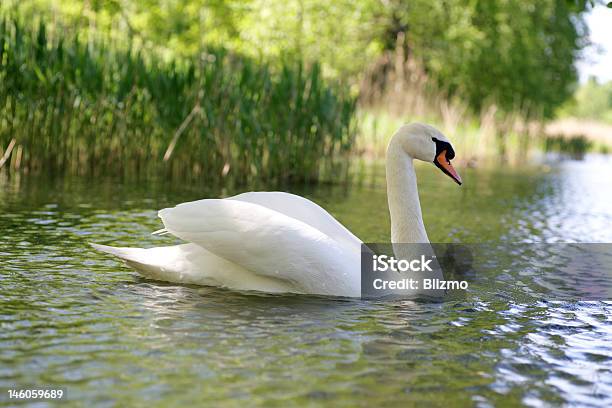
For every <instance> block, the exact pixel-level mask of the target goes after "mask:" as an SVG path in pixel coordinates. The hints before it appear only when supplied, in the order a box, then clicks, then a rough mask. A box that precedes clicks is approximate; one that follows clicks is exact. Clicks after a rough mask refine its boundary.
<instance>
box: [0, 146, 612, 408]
mask: <svg viewBox="0 0 612 408" xmlns="http://www.w3.org/2000/svg"><path fill="white" fill-rule="evenodd" d="M375 170H376V169H375ZM418 170H419V171H418V174H419V188H420V193H421V200H422V207H423V211H424V217H425V223H426V225H427V228H428V232H429V236H430V239H431V240H432V241H437V242H475V243H478V242H612V228H610V226H611V225H612V205H611V204H610V203H612V178H611V177H610V174H612V161H610V160H609V159H606V158H602V157H597V156H590V157H588V158H587V160H585V161H580V162H577V161H568V162H563V163H561V164H559V165H554V166H540V167H533V168H522V169H520V170H517V169H514V170H511V169H501V170H485V169H477V170H469V169H467V170H464V171H463V172H462V176H463V178H464V180H465V184H464V186H462V187H457V186H456V185H455V184H454V183H452V182H451V181H450V180H448V179H447V178H446V177H445V176H443V175H441V174H440V173H439V172H438V171H437V170H436V169H434V168H432V167H429V166H428V167H426V168H419V169H418ZM289 190H291V189H289ZM292 191H294V192H297V193H300V194H304V195H305V196H307V197H309V198H311V199H313V200H315V201H317V202H318V203H320V204H322V205H323V206H324V207H325V208H327V209H328V210H330V212H331V213H332V214H333V215H334V216H336V217H337V218H339V219H340V220H341V221H342V222H343V223H344V224H345V225H347V226H348V227H349V228H350V229H351V230H353V231H354V232H355V233H356V234H357V235H358V236H359V237H360V238H362V239H363V240H364V241H370V242H373V241H388V231H389V221H388V214H387V209H386V201H385V200H386V196H385V189H384V179H383V174H382V172H381V169H378V170H377V171H373V172H371V173H370V174H369V175H368V176H367V177H364V178H363V179H362V180H361V181H360V182H357V183H355V184H354V185H351V186H319V187H312V188H299V189H293V190H292ZM231 193H233V191H223V190H218V189H207V188H206V187H204V186H201V185H198V184H197V183H187V184H184V183H181V182H177V181H174V182H164V181H160V180H157V181H156V180H148V181H146V182H145V181H141V182H125V181H117V180H112V179H77V178H66V179H60V180H49V179H48V178H42V177H33V176H30V177H27V176H24V175H22V176H14V177H11V178H7V177H6V176H5V175H0V231H2V234H1V236H0V262H1V266H0V391H1V392H2V393H3V394H4V393H6V389H7V388H24V387H28V386H34V385H37V386H42V385H47V386H58V387H59V386H61V387H64V388H66V389H67V394H68V399H67V400H66V401H64V402H65V403H66V404H67V405H69V406H81V405H92V404H96V405H99V406H113V405H121V406H126V405H155V406H188V405H193V404H199V405H202V404H209V405H213V406H219V405H227V406H240V405H244V404H248V405H249V406H251V405H260V406H270V405H273V406H274V405H276V406H287V405H304V404H309V405H330V404H334V405H338V406H351V407H352V406H376V405H378V404H383V403H391V404H392V405H395V406H406V405H416V404H428V405H429V404H432V405H437V406H448V404H451V403H452V404H454V405H464V406H481V407H487V406H493V405H495V406H497V405H504V406H506V405H507V406H511V405H527V406H541V405H559V404H564V403H566V404H575V405H583V406H604V405H608V406H609V405H610V404H612V397H611V396H612V313H611V312H612V303H611V302H603V301H586V300H580V299H577V300H575V301H557V300H555V299H554V298H551V297H550V296H548V294H544V293H540V292H539V286H538V285H537V284H536V282H535V281H534V280H533V279H531V278H530V277H529V276H524V275H519V274H515V273H514V272H508V270H507V269H504V268H501V267H500V270H499V275H498V276H493V277H491V276H489V277H487V279H483V280H479V279H476V281H475V282H474V284H473V285H471V286H470V290H469V292H468V293H467V295H466V296H465V297H462V298H460V299H450V300H446V301H444V302H439V303H427V302H410V301H396V302H376V301H361V300H347V299H334V298H325V297H314V296H297V295H293V296H267V295H257V294H249V293H238V292H232V291H228V290H222V289H215V288H208V287H196V286H179V285H171V284H164V283H159V282H154V281H148V280H144V279H142V278H140V277H139V276H138V275H137V274H136V273H135V272H133V271H132V270H130V269H128V268H126V267H124V266H123V265H122V264H121V263H119V262H117V261H115V260H113V259H112V258H109V257H107V256H105V255H103V254H100V253H97V252H95V251H93V250H91V249H90V248H89V247H88V246H87V242H98V243H107V244H112V245H126V246H127V245H140V246H154V245H167V244H171V243H173V242H174V241H173V239H172V238H168V237H165V238H164V237H154V236H151V235H150V232H151V231H154V230H156V229H159V228H160V227H161V225H160V222H159V221H158V220H157V218H156V209H158V208H163V207H165V206H170V205H173V204H176V203H179V202H182V201H187V200H193V199H199V198H204V197H217V196H219V195H228V194H231ZM522 261H524V262H525V261H527V262H528V261H529V259H523V260H522ZM523 289H525V290H523ZM525 292H529V296H526V295H525ZM2 401H5V402H6V396H5V395H2V396H0V404H1V403H2Z"/></svg>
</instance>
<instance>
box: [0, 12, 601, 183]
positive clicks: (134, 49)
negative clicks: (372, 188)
mask: <svg viewBox="0 0 612 408" xmlns="http://www.w3.org/2000/svg"><path fill="white" fill-rule="evenodd" d="M453 1H455V0H453ZM457 1H458V0H457ZM51 3H52V2H51ZM416 3H418V4H420V3H421V2H420V1H417V2H416ZM8 4H9V5H10V4H13V7H14V8H15V10H17V11H16V12H14V13H13V12H10V11H9V12H7V9H6V7H5V8H4V11H3V8H2V6H0V171H7V172H15V171H19V172H24V173H27V172H46V173H51V174H58V175H61V174H65V173H70V174H77V175H81V174H92V175H96V174H103V173H113V174H149V173H155V174H159V173H160V172H161V173H163V174H166V175H170V176H172V177H187V176H188V177H198V178H201V179H202V180H203V181H205V182H210V183H219V182H223V183H227V182H231V183H236V184H247V183H251V182H253V181H264V182H272V183H288V182H298V183H299V182H317V181H334V182H337V181H342V180H344V179H345V178H347V177H348V174H349V168H350V167H351V163H352V162H355V161H356V160H355V159H359V160H362V159H363V160H365V161H371V160H378V159H381V158H383V157H384V152H385V149H386V145H387V142H388V140H389V139H390V137H391V136H392V134H393V132H394V131H395V130H396V129H397V128H398V127H399V126H400V125H402V124H404V123H407V122H412V121H421V122H427V123H431V124H433V125H435V126H436V127H438V128H440V130H442V131H443V132H444V133H446V134H447V135H448V136H449V137H450V138H451V139H452V140H453V142H454V144H455V146H456V149H457V157H458V159H459V162H458V165H459V166H460V167H462V166H468V167H474V166H477V165H478V164H479V163H480V162H485V161H487V160H489V159H495V160H497V161H499V160H500V159H501V160H502V161H503V162H505V163H509V164H516V163H524V162H525V161H526V160H529V158H530V156H531V155H532V154H533V153H534V152H535V153H541V152H546V151H557V152H567V153H568V154H570V155H571V156H572V157H580V156H581V155H584V153H585V152H586V151H589V150H590V151H597V152H602V153H607V152H608V146H610V145H611V144H612V141H610V140H609V138H606V137H596V138H592V137H591V136H590V134H588V132H587V134H586V135H585V134H583V129H584V128H585V127H584V126H582V124H583V122H577V121H574V122H572V123H573V124H574V126H567V125H566V124H567V123H568V122H567V120H569V119H566V121H565V122H563V121H559V120H557V121H555V122H551V121H550V119H551V118H552V117H553V112H554V109H555V107H559V106H560V105H561V104H562V102H563V101H564V100H567V99H568V96H569V95H570V93H569V91H568V89H569V85H567V84H571V83H572V81H574V83H575V71H574V68H573V58H574V52H575V51H576V50H577V49H578V48H579V47H578V46H577V45H573V46H572V47H574V48H572V47H568V49H563V50H561V51H559V53H560V54H561V55H560V56H556V58H558V59H559V61H557V60H555V59H554V58H553V59H551V61H549V62H547V64H548V66H545V67H541V70H542V72H537V73H536V74H537V75H536V74H533V73H530V75H531V76H527V75H526V74H525V75H524V77H521V76H517V77H504V75H506V76H508V75H510V74H512V73H513V72H514V71H513V70H515V68H514V66H513V64H514V65H517V64H518V63H519V61H520V63H523V64H524V66H521V65H518V66H517V67H516V70H518V69H519V68H520V70H523V72H528V71H525V70H528V69H529V67H530V66H531V67H533V64H537V63H538V61H539V60H541V55H540V54H538V53H539V52H543V51H545V50H546V49H547V47H550V45H549V44H538V43H535V44H533V45H530V47H531V48H526V49H522V48H520V47H523V46H525V47H526V46H527V45H525V44H524V43H525V41H526V40H529V39H530V38H531V37H529V36H530V35H532V34H531V33H530V32H529V24H534V25H535V26H538V24H540V23H539V20H537V19H536V20H533V21H531V20H529V18H532V17H533V16H532V17H530V14H529V13H530V12H528V11H524V10H523V9H522V8H520V7H522V6H520V7H519V5H518V4H519V3H517V5H515V6H516V7H519V8H517V9H513V8H512V7H515V6H512V7H510V6H508V7H510V8H509V9H508V10H502V11H500V10H496V9H491V10H489V9H486V8H484V9H474V10H471V12H472V13H473V16H472V20H471V23H470V24H472V26H470V25H469V24H468V26H467V27H464V26H458V27H460V28H461V29H462V30H465V32H463V31H461V32H460V33H459V34H457V35H463V36H465V38H463V37H462V38H463V40H462V41H468V40H466V39H469V38H471V37H469V35H474V34H473V33H472V32H471V31H470V29H472V30H474V29H478V30H480V31H481V33H485V34H486V35H492V34H494V33H496V31H495V30H496V29H497V28H496V27H495V26H488V25H486V24H485V23H486V19H484V20H480V19H479V18H480V17H482V16H486V15H487V13H497V14H499V13H502V12H503V13H507V15H508V16H512V15H513V13H516V12H518V11H517V10H520V13H523V14H525V15H523V14H519V15H517V16H516V19H517V24H518V22H521V21H522V23H523V24H525V27H521V28H520V30H522V31H520V33H518V34H517V33H511V36H510V37H508V38H506V41H509V44H506V45H507V47H506V48H508V47H509V49H511V48H512V47H518V48H517V49H511V51H512V52H511V53H510V54H508V55H505V56H504V55H502V57H506V58H509V61H507V62H506V65H507V66H506V65H504V66H501V67H497V68H496V69H497V70H498V71H499V72H498V73H495V75H499V76H500V78H502V80H500V81H497V78H498V77H496V76H495V75H493V74H492V75H489V76H486V75H485V71H483V70H482V68H478V69H480V71H478V69H475V68H473V67H472V68H473V69H474V71H473V72H472V71H466V72H459V71H457V72H456V73H453V72H451V71H452V70H450V71H448V72H447V71H445V69H446V67H444V65H440V64H445V63H446V64H447V65H448V67H447V68H448V69H450V68H452V66H453V64H454V63H456V64H455V65H457V66H459V67H463V66H464V65H469V64H471V65H472V66H474V65H476V66H477V65H478V64H483V66H485V67H486V66H487V64H489V66H495V61H488V60H486V59H483V58H489V57H488V56H487V55H486V52H487V50H489V51H491V52H493V51H496V52H497V48H496V47H499V44H491V43H487V42H482V35H481V36H480V37H479V36H474V37H473V41H475V42H476V43H478V44H480V45H481V46H482V47H483V50H484V52H485V54H482V55H480V54H476V56H474V57H473V58H472V60H470V61H465V63H464V62H463V61H462V60H461V58H459V57H462V55H450V54H449V55H445V54H444V52H447V53H448V52H449V49H448V46H449V45H448V44H446V45H445V46H444V47H447V48H444V47H442V48H441V49H440V50H437V49H436V50H434V51H435V52H434V51H432V53H431V55H428V56H427V57H425V56H423V55H420V54H419V50H420V49H421V48H422V47H424V46H425V45H427V39H428V35H430V34H432V33H428V32H426V31H423V32H420V31H419V27H415V28H414V31H413V32H412V33H409V35H408V36H407V35H406V33H405V31H402V30H405V27H404V25H405V24H404V23H402V24H404V25H402V24H400V25H399V26H397V27H396V26H393V25H391V26H389V27H388V28H389V29H391V28H393V30H392V33H391V34H390V33H386V34H385V37H381V38H387V39H389V38H392V39H393V41H392V42H389V41H387V43H384V42H382V41H379V42H378V43H376V44H378V46H379V51H378V52H377V55H378V56H377V57H376V58H374V59H372V62H371V63H369V64H367V65H364V66H363V67H362V69H361V70H360V71H361V74H359V75H355V74H354V73H353V74H351V75H352V76H349V75H348V74H347V75H341V74H338V72H340V73H341V72H342V71H341V68H342V67H344V69H345V71H346V72H347V73H350V72H352V71H351V70H353V71H357V68H356V67H352V66H351V65H350V64H349V63H347V61H346V59H347V56H346V55H339V58H338V60H339V61H340V62H338V64H339V65H338V66H335V67H333V66H332V65H333V64H332V63H331V62H330V60H327V61H326V60H323V61H322V62H321V63H319V62H318V61H316V60H312V59H310V60H309V59H308V58H307V56H308V52H307V51H308V50H307V47H308V44H309V43H308V41H306V40H307V39H308V36H306V34H305V33H303V32H302V31H300V33H298V34H297V38H298V41H296V48H297V50H298V51H299V53H298V54H297V57H296V56H293V57H291V56H284V57H279V58H276V60H274V61H270V60H268V59H266V58H264V57H260V58H256V57H254V56H253V55H248V53H242V52H236V50H232V49H229V48H224V47H223V46H221V45H220V46H211V47H201V48H199V50H198V51H197V52H193V51H189V52H186V51H185V50H183V52H180V53H179V52H177V53H175V54H171V55H168V53H167V52H163V47H162V46H161V45H160V44H157V46H144V45H143V41H142V38H140V40H138V38H137V37H136V36H135V35H134V33H135V32H137V30H136V29H135V28H134V27H131V25H130V24H128V25H127V28H128V30H126V32H127V33H128V34H126V35H124V36H121V35H120V30H116V29H115V30H114V31H113V35H105V34H104V32H97V31H95V28H96V27H97V25H96V24H93V25H92V24H91V21H103V18H102V17H101V18H100V19H99V20H91V15H94V17H95V15H96V13H100V15H103V11H104V10H102V11H100V10H98V11H96V12H91V13H90V17H88V19H85V20H84V21H85V22H86V23H87V24H88V26H87V30H91V29H92V28H91V27H94V31H95V32H96V35H92V34H91V32H90V31H87V33H89V35H83V33H82V31H79V29H76V30H62V28H61V27H63V26H62V25H61V24H58V23H57V22H56V19H57V16H56V15H54V16H53V20H52V21H53V23H48V24H46V23H43V21H49V20H48V19H46V18H44V13H42V14H40V17H39V18H37V19H32V18H30V17H32V15H36V14H31V13H30V14H27V13H25V14H23V13H20V12H19V10H20V9H19V8H18V7H17V6H15V4H18V3H11V2H10V1H9V3H8ZM24 4H26V3H24ZM398 4H399V3H398ZM504 4H505V3H504ZM512 4H514V3H512ZM551 4H553V3H550V4H549V2H546V7H545V8H543V9H542V10H540V11H541V12H542V13H544V14H546V13H548V14H550V15H551V16H554V18H555V19H557V20H558V21H557V22H556V24H558V27H548V26H544V28H542V30H544V32H546V33H548V34H550V35H552V36H553V37H551V38H553V40H551V41H553V42H554V41H561V39H565V40H567V41H573V42H575V43H578V42H579V40H580V38H579V36H578V34H577V29H576V27H574V26H573V25H570V26H568V25H567V21H569V17H568V16H574V17H575V16H579V15H580V13H581V12H584V11H585V10H584V9H580V10H567V9H565V7H566V6H564V5H563V4H561V5H557V6H556V7H558V8H557V9H554V7H555V6H554V4H553V6H551ZM423 5H425V2H423ZM30 6H31V4H30V5H29V6H27V5H26V6H24V7H25V10H30V11H31V7H30ZM498 6H499V7H502V6H501V3H500V5H498ZM28 7H30V9H28ZM32 7H34V9H36V7H35V6H32ZM415 7H416V8H415V9H414V10H413V12H417V11H418V7H417V6H415ZM503 7H506V6H503ZM503 7H502V8H503ZM551 7H553V8H552V9H551ZM584 7H586V6H584ZM9 9H10V8H9ZM54 10H55V9H54ZM415 10H416V11H415ZM35 11H36V10H35ZM124 11H125V10H123V11H122V13H123V12H124ZM306 11H308V10H306ZM400 11H401V10H400ZM92 13H93V14H92ZM436 13H438V14H439V15H438V14H435V13H434V14H433V15H431V16H430V17H431V21H432V23H435V24H438V25H443V24H451V23H453V24H459V23H461V22H462V20H461V19H460V18H459V17H457V18H459V20H458V22H455V21H450V22H449V21H446V20H445V19H448V18H451V19H452V18H455V17H453V16H451V17H448V16H446V17H444V16H445V14H444V10H437V11H436ZM503 13H502V14H500V15H504V14H503ZM479 16H480V17H479ZM519 17H520V18H527V20H525V21H523V20H521V19H520V18H519ZM105 18H106V17H105ZM120 18H121V20H122V21H123V20H125V21H127V17H126V16H125V15H124V14H121V16H120ZM394 18H395V17H394ZM398 18H400V20H401V19H404V18H405V19H407V20H406V21H408V22H409V21H410V16H408V17H406V16H403V15H401V13H400V15H399V17H398ZM538 18H540V17H538ZM76 21H79V24H82V22H81V20H76ZM391 21H392V22H393V21H395V20H393V19H392V20H391ZM402 21H403V20H402ZM445 21H446V22H445ZM527 22H528V23H527ZM302 23H303V22H302ZM322 24H323V23H322ZM338 24H348V23H347V22H346V21H344V20H342V21H338ZM393 24H396V22H395V23H393ZM406 24H407V23H406ZM461 24H465V22H463V23H461ZM402 27H404V28H402ZM538 27H540V26H538ZM349 28H350V27H349ZM491 30H493V31H491ZM555 30H557V31H558V32H555ZM485 34H483V35H485ZM498 34H499V35H501V34H500V33H497V34H495V35H498ZM141 35H144V34H141ZM148 35H149V36H151V35H152V34H151V33H149V34H148ZM300 35H302V37H303V38H304V41H302V37H300ZM377 35H379V36H380V34H377ZM504 35H510V34H504ZM554 35H557V36H558V37H559V38H556V37H554ZM517 36H518V37H517ZM421 37H422V38H421ZM515 37H517V38H518V40H517V43H516V44H515V43H512V42H511V41H514V38H515ZM536 37H537V36H536ZM538 38H539V37H538ZM324 40H325V39H322V40H321V41H324ZM447 40H448V39H447ZM360 41H361V40H360ZM419 41H421V43H419ZM451 41H452V40H448V42H449V44H450V42H451ZM457 41H459V40H457ZM478 41H480V42H478ZM498 41H502V38H500V39H498ZM228 42H229V41H228ZM311 43H312V41H311ZM373 44H374V45H373ZM376 44H375V43H374V42H372V43H371V44H370V45H369V47H368V48H367V49H366V50H365V51H364V52H365V54H367V55H368V56H369V55H370V54H371V53H372V51H371V48H372V47H374V46H375V45H376ZM462 44H463V43H462ZM311 45H312V44H311ZM528 45H529V44H528ZM553 45H554V44H553ZM557 46H559V47H561V45H559V44H557ZM381 47H382V48H381ZM487 47H488V48H487ZM538 47H540V48H541V50H543V51H541V50H540V48H538ZM243 48H244V47H243ZM374 48H376V47H374ZM202 50H205V51H202ZM240 50H241V49H239V51H240ZM347 52H348V53H349V56H350V55H352V54H350V53H351V52H353V53H354V54H355V55H357V54H356V53H358V50H357V51H355V50H349V51H347ZM463 52H464V53H468V54H466V55H471V54H469V50H464V51H463ZM521 53H522V54H521ZM315 55H317V54H315ZM321 55H322V58H325V55H326V54H325V53H322V54H321ZM434 57H436V58H447V60H444V59H436V58H434ZM453 58H455V59H456V58H459V59H458V60H457V61H454V62H453ZM516 58H521V59H520V60H517V59H516ZM529 58H531V60H529ZM356 61H358V60H356ZM524 61H526V62H524ZM568 61H569V62H568ZM529 64H531V65H529ZM554 64H556V65H554ZM357 65H358V64H357ZM498 65H499V64H498ZM347 66H348V68H347ZM330 67H332V68H334V69H331V68H330ZM466 69H467V68H466ZM330 72H331V74H330ZM519 74H520V73H519ZM479 75H480V76H482V78H481V77H480V76H479ZM455 77H456V78H455ZM340 78H342V79H340ZM356 78H358V80H356ZM462 78H464V79H465V81H466V83H467V85H465V88H469V86H470V84H472V85H474V86H473V88H474V89H462V86H463V85H462V84H460V83H459V84H457V83H454V82H453V81H460V80H461V79H462ZM553 78H557V79H558V78H563V83H559V84H557V85H556V86H558V87H559V88H558V89H557V90H554V89H550V90H549V89H545V90H543V89H541V90H539V91H538V92H534V91H533V90H532V89H531V88H529V87H530V86H531V87H533V86H535V85H536V84H540V83H541V82H542V81H550V80H553ZM554 80H555V81H556V79H554ZM445 81H446V82H445ZM470 81H472V82H470ZM474 81H481V82H482V83H480V82H478V83H476V84H474ZM487 81H488V82H487ZM513 81H514V82H513ZM497 82H499V83H500V84H497ZM489 93H490V94H491V95H493V96H495V97H494V98H493V97H491V98H485V96H486V95H488V94H489ZM513 98H515V99H516V98H519V99H520V101H519V102H516V101H514V100H513ZM587 99H589V98H587ZM579 106H582V102H581V105H579ZM569 110H570V109H569V108H567V109H566V111H569ZM595 127H596V126H591V127H590V128H591V129H594V128H595ZM598 129H599V128H598ZM600 130H601V129H600ZM605 132H606V131H605V130H604V131H603V133H605ZM600 133H601V132H600Z"/></svg>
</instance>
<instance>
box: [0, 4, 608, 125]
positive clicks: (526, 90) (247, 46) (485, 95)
mask: <svg viewBox="0 0 612 408" xmlns="http://www.w3.org/2000/svg"><path fill="white" fill-rule="evenodd" d="M5 2H7V3H6V4H8V6H6V5H5V6H4V7H12V8H14V9H17V10H19V12H20V13H21V14H23V15H25V16H27V17H29V18H31V17H32V16H36V15H43V16H45V18H48V19H50V20H53V21H59V22H62V21H63V22H64V25H65V26H66V27H69V28H71V29H75V28H76V30H77V31H80V32H81V33H85V34H86V35H88V36H91V35H92V30H94V31H95V32H96V33H102V34H103V35H104V36H106V37H109V36H110V37H117V38H120V37H121V36H122V35H124V34H125V33H127V34H128V36H129V38H131V40H132V41H133V42H134V44H139V45H140V46H142V47H145V48H155V49H162V50H163V51H164V52H165V55H166V56H175V55H180V56H193V55H197V54H198V53H199V52H200V51H201V50H202V49H204V48H207V47H210V46H223V47H224V48H227V49H230V50H231V51H233V52H237V53H240V54H242V55H248V56H252V57H256V58H260V57H262V58H265V59H266V60H267V61H269V62H271V63H273V64H274V65H277V64H280V63H282V61H287V60H301V61H305V62H307V63H314V62H320V63H321V64H322V67H323V72H324V74H325V76H333V77H343V78H347V77H348V78H350V79H351V80H352V81H353V83H354V84H357V83H358V82H359V79H360V74H361V73H362V72H363V71H364V70H365V69H366V68H367V67H368V66H369V65H370V64H372V63H373V62H375V61H376V59H377V58H378V57H379V56H380V55H381V51H382V50H383V49H384V48H387V49H389V48H393V47H395V44H396V39H397V36H398V34H400V33H403V34H405V37H406V39H407V47H408V49H409V51H410V52H409V55H410V56H411V57H415V58H417V59H418V60H419V62H421V63H422V65H423V66H424V68H425V70H426V71H427V73H428V75H429V77H430V78H431V79H432V80H433V81H434V82H435V84H436V86H437V87H438V88H440V89H441V90H443V91H444V92H446V93H447V94H449V95H453V96H459V97H461V98H463V99H465V101H466V102H467V103H468V104H469V105H470V106H471V107H472V108H473V110H474V111H476V112H478V111H480V110H481V109H482V108H483V106H487V105H491V104H496V105H497V106H499V107H500V108H501V109H502V110H503V111H506V112H514V111H521V112H522V113H523V114H526V115H528V116H530V117H541V116H544V117H550V116H551V115H552V113H553V111H554V110H555V108H556V107H558V106H559V105H560V104H561V103H563V102H564V101H565V100H566V99H567V98H568V96H570V94H571V84H572V83H574V82H575V80H576V73H575V69H574V61H575V59H576V58H577V52H578V51H579V50H580V48H581V47H582V46H583V45H584V44H585V41H584V39H585V36H586V33H587V31H586V28H585V26H584V23H583V21H582V17H581V13H582V12H584V11H585V10H586V9H588V8H591V7H594V4H595V3H596V2H594V1H589V0H578V1H576V0H539V1H524V0H475V1H474V0H445V1H437V2H436V1H434V2H432V1H430V0H389V1H382V0H358V1H355V0H337V1H328V0H224V1H222V0H182V1H176V0H143V1H138V2H127V1H119V0H111V1H100V0H96V1H89V2H83V1H81V0H63V1H61V2H60V1H57V0H5ZM0 7H2V6H0ZM602 7H603V5H602Z"/></svg>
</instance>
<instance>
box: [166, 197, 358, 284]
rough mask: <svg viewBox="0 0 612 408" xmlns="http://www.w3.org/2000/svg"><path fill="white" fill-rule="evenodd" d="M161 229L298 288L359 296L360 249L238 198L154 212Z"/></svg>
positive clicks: (244, 266)
mask: <svg viewBox="0 0 612 408" xmlns="http://www.w3.org/2000/svg"><path fill="white" fill-rule="evenodd" d="M159 216H160V218H161V219H162V221H163V223H164V226H165V227H166V229H167V230H168V231H169V232H170V233H171V234H173V235H175V236H177V237H179V238H181V239H184V240H186V241H189V242H192V243H195V244H197V245H200V246H201V247H203V248H205V249H206V250H208V251H210V252H212V253H214V254H215V255H217V256H220V257H222V258H224V259H226V260H228V261H230V262H233V263H235V264H238V265H240V266H241V267H243V268H245V269H247V270H249V271H251V272H253V273H255V274H257V275H261V276H266V277H272V278H275V279H280V280H283V281H287V282H290V283H291V284H292V285H293V286H295V287H297V288H299V291H300V292H304V293H316V294H332V295H341V296H359V295H360V287H361V281H360V252H359V248H358V247H357V249H356V250H355V251H352V250H348V249H347V248H346V247H345V246H344V245H341V244H340V243H339V242H337V241H336V240H335V239H332V238H330V237H329V236H328V235H326V234H325V233H323V232H322V231H320V230H319V229H317V228H314V227H312V226H310V225H308V224H306V223H304V222H302V221H299V220H297V219H295V218H293V217H289V216H287V215H285V214H282V213H280V212H278V211H275V210H272V209H270V208H266V207H264V206H261V205H258V204H254V203H251V202H246V201H241V200H236V199H234V200H217V199H210V200H200V201H193V202H189V203H183V204H179V205H178V206H176V207H174V208H167V209H164V210H161V211H160V212H159Z"/></svg>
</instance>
